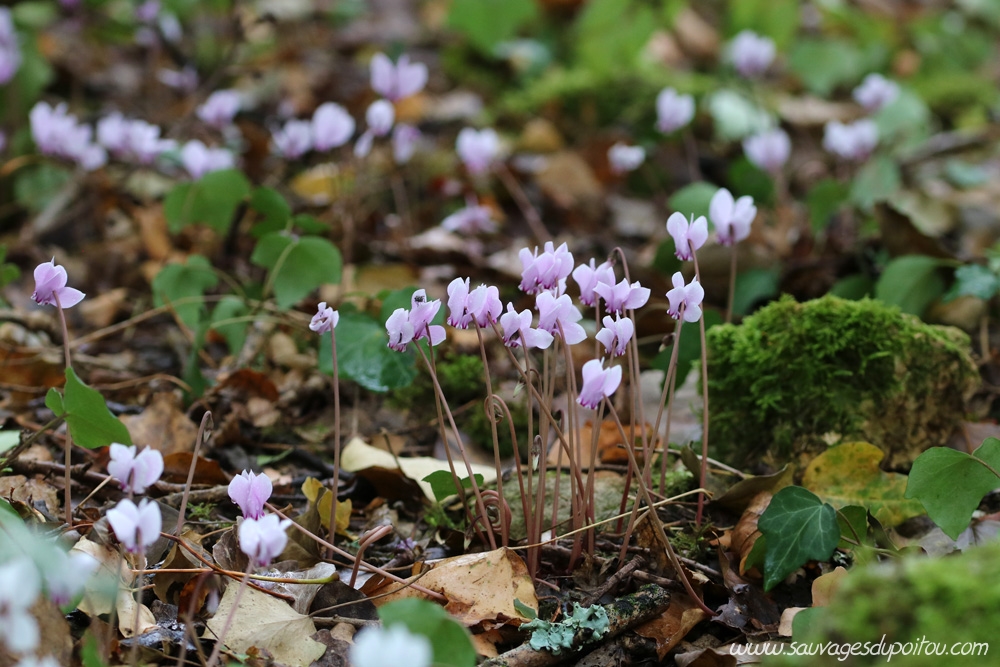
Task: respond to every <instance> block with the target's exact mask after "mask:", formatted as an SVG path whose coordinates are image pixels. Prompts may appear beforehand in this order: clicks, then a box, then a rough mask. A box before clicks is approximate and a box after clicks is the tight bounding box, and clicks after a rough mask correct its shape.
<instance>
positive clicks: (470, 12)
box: [448, 0, 538, 55]
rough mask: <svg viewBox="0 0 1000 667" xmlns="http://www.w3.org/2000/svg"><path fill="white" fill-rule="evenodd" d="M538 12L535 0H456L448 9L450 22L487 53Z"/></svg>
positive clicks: (450, 24)
mask: <svg viewBox="0 0 1000 667" xmlns="http://www.w3.org/2000/svg"><path fill="white" fill-rule="evenodd" d="M537 16H538V7H537V6H536V5H535V3H534V2H532V0H454V1H453V2H452V3H451V11H450V12H449V13H448V25H449V27H451V28H454V29H456V30H458V31H460V32H462V33H464V35H465V37H466V38H468V40H469V41H470V42H471V43H472V45H473V46H474V47H476V48H477V49H479V50H480V51H482V52H483V53H484V54H488V55H489V54H492V52H493V47H494V46H496V45H497V44H499V43H500V42H502V41H504V40H507V39H510V38H511V37H513V36H514V34H515V33H516V32H517V31H518V29H520V28H521V26H524V25H526V24H528V23H530V22H532V21H534V20H535V19H536V18H537Z"/></svg>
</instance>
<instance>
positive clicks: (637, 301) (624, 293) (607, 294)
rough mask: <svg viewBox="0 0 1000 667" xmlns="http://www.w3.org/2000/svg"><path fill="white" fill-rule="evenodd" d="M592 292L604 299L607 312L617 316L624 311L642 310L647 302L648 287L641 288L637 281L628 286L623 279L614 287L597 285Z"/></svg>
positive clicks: (606, 284) (605, 284) (603, 284)
mask: <svg viewBox="0 0 1000 667" xmlns="http://www.w3.org/2000/svg"><path fill="white" fill-rule="evenodd" d="M594 291H595V292H597V294H599V295H600V296H601V298H602V299H604V307H605V308H607V310H608V312H609V313H614V314H618V315H621V314H622V313H624V312H625V311H626V310H630V309H634V308H642V307H643V306H645V305H646V302H647V301H649V288H648V287H643V286H642V285H640V284H639V282H638V281H636V282H634V283H632V284H631V285H629V284H628V281H627V280H625V279H624V278H622V279H621V280H620V281H619V282H618V283H617V284H614V285H610V284H608V283H597V285H596V286H595V287H594Z"/></svg>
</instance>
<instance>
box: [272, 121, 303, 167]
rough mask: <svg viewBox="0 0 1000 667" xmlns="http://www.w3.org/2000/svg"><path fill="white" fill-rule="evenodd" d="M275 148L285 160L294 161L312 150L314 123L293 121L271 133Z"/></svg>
mask: <svg viewBox="0 0 1000 667" xmlns="http://www.w3.org/2000/svg"><path fill="white" fill-rule="evenodd" d="M271 140H272V141H273V142H274V148H275V150H276V151H277V152H278V154H279V155H281V156H282V157H284V158H287V159H289V160H294V159H295V158H297V157H301V156H303V155H305V154H306V153H308V152H309V150H310V149H312V145H313V138H312V123H310V122H309V121H307V120H296V119H292V120H290V121H288V122H287V123H285V125H284V127H282V128H281V129H279V130H275V131H274V132H272V133H271Z"/></svg>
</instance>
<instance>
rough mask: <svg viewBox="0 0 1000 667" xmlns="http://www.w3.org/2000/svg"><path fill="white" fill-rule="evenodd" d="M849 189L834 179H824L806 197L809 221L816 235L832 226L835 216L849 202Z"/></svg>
mask: <svg viewBox="0 0 1000 667" xmlns="http://www.w3.org/2000/svg"><path fill="white" fill-rule="evenodd" d="M848 193H849V189H848V187H847V186H846V185H845V184H843V183H841V182H840V181H838V180H836V179H834V178H824V179H823V180H822V181H820V182H819V183H817V184H816V185H814V186H813V187H812V189H811V190H810V191H809V194H807V195H806V207H807V208H808V209H809V221H810V223H811V225H812V230H813V232H814V233H819V232H821V231H823V230H825V229H826V226H827V225H828V224H830V218H832V217H833V214H834V213H836V212H837V210H838V209H839V208H840V207H841V206H843V205H844V204H845V203H846V202H847V195H848Z"/></svg>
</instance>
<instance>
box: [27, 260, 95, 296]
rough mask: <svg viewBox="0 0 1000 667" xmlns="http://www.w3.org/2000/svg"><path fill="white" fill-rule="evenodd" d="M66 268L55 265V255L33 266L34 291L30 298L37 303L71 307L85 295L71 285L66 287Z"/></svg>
mask: <svg viewBox="0 0 1000 667" xmlns="http://www.w3.org/2000/svg"><path fill="white" fill-rule="evenodd" d="M68 279H69V278H68V276H67V275H66V269H65V268H63V267H61V266H56V259H55V257H53V258H52V260H51V261H48V262H42V263H41V264H39V265H38V266H36V267H35V291H34V293H32V295H31V298H32V299H34V300H35V303H37V304H48V305H50V306H59V307H61V308H72V307H73V306H75V305H76V304H78V303H80V302H81V301H83V297H84V296H86V295H85V294H84V293H83V292H81V291H80V290H78V289H75V288H73V287H66V281H67V280H68Z"/></svg>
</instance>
